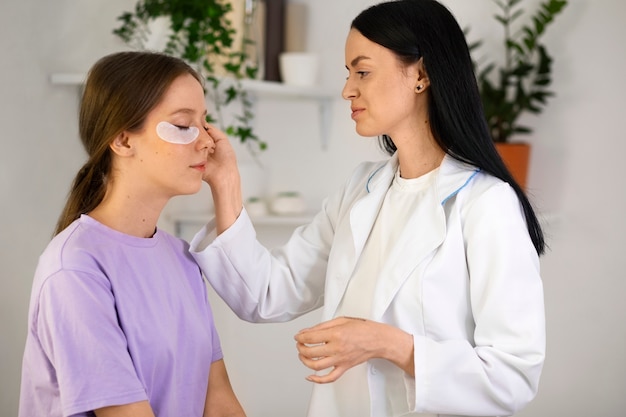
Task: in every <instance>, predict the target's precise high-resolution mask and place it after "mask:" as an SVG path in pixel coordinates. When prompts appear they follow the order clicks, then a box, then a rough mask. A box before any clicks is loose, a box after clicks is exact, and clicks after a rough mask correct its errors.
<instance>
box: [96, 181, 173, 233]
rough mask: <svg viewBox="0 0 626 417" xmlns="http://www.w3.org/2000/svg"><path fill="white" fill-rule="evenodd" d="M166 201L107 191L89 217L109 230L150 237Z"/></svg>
mask: <svg viewBox="0 0 626 417" xmlns="http://www.w3.org/2000/svg"><path fill="white" fill-rule="evenodd" d="M166 203H167V200H165V201H163V202H157V201H155V199H154V198H150V197H147V196H146V198H141V196H139V195H138V194H132V193H126V192H121V191H116V190H109V191H108V192H107V193H106V195H105V197H104V199H103V200H102V202H101V203H100V204H99V205H98V206H97V207H96V208H95V209H94V210H92V211H91V212H89V213H87V214H88V215H89V216H90V217H92V218H94V219H95V220H97V221H99V222H100V223H102V224H104V225H105V226H107V227H110V228H111V229H114V230H117V231H119V232H122V233H126V234H128V235H131V236H137V237H144V238H148V237H152V236H153V235H154V233H155V231H156V226H157V222H158V220H159V216H160V215H161V212H162V211H163V208H164V207H165V204H166Z"/></svg>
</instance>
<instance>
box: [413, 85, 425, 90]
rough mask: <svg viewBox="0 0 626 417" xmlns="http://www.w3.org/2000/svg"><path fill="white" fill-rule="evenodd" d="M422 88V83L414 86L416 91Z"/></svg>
mask: <svg viewBox="0 0 626 417" xmlns="http://www.w3.org/2000/svg"><path fill="white" fill-rule="evenodd" d="M422 88H424V86H423V85H422V84H420V85H418V86H417V87H415V89H416V90H417V91H422Z"/></svg>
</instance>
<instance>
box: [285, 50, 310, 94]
mask: <svg viewBox="0 0 626 417" xmlns="http://www.w3.org/2000/svg"><path fill="white" fill-rule="evenodd" d="M278 60H279V68H280V76H281V78H282V80H283V83H285V84H287V85H295V86H299V87H311V86H313V85H315V82H316V80H317V69H318V65H319V64H318V58H317V54H314V53H312V52H283V53H282V54H280V56H279V58H278Z"/></svg>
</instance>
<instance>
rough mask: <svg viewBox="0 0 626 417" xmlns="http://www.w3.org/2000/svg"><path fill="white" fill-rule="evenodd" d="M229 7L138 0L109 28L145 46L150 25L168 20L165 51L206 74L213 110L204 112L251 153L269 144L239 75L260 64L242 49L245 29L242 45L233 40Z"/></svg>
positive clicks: (217, 2)
mask: <svg viewBox="0 0 626 417" xmlns="http://www.w3.org/2000/svg"><path fill="white" fill-rule="evenodd" d="M256 3H257V2H256V1H247V2H246V4H247V6H246V7H247V9H246V18H251V17H250V15H251V14H252V13H253V11H254V10H253V9H252V8H253V7H254V6H255V5H256ZM232 9H233V7H232V4H231V2H230V1H229V0H138V1H137V3H136V4H135V9H134V11H132V12H124V13H122V14H121V15H120V16H119V17H118V20H120V21H121V22H122V23H121V25H120V27H118V28H117V29H114V30H113V33H114V34H115V35H117V36H118V37H120V38H121V39H122V40H123V41H124V42H126V43H127V44H129V45H130V46H133V47H135V48H139V49H143V48H144V45H145V42H146V41H147V40H148V36H149V34H150V24H151V23H154V22H155V21H157V20H158V19H163V18H166V19H168V25H169V31H168V39H167V43H166V46H165V48H164V51H163V52H165V53H169V54H172V55H175V56H178V57H180V58H183V59H184V60H186V61H187V62H189V63H190V64H192V65H194V66H195V67H196V69H197V70H198V71H199V72H200V73H201V74H202V75H203V76H204V77H205V78H206V80H207V83H206V92H207V94H208V95H209V97H210V98H211V102H212V103H213V105H214V106H215V108H214V110H215V115H209V116H207V121H208V122H210V123H217V124H218V125H219V126H220V128H221V129H222V130H224V131H225V132H226V133H227V134H228V135H229V136H231V137H238V138H239V140H240V141H241V142H242V143H244V144H246V145H247V146H248V149H249V150H250V151H251V152H252V153H253V155H255V152H256V151H257V150H264V149H265V148H266V147H267V145H266V143H265V142H263V141H261V140H260V139H259V138H258V136H257V135H256V134H255V133H254V131H253V129H252V119H253V117H254V114H253V112H252V102H251V99H250V97H249V95H248V92H247V91H246V90H245V89H244V88H243V87H242V83H241V80H242V79H243V78H255V76H256V73H257V71H258V67H257V65H256V63H253V62H251V60H250V59H249V56H248V54H247V52H246V51H247V50H248V49H247V47H248V46H249V45H250V44H251V43H252V41H251V40H250V39H249V37H248V35H247V34H245V33H244V34H243V41H242V45H234V41H235V35H236V31H235V29H234V28H233V25H232V22H231V20H230V18H229V13H230V12H231V11H232ZM218 74H220V75H218ZM237 101H238V102H239V103H240V105H241V112H240V113H239V114H238V115H236V116H235V117H234V121H233V122H232V123H229V124H227V123H226V121H225V120H224V117H223V110H224V108H225V107H226V106H228V105H230V104H232V103H234V102H237Z"/></svg>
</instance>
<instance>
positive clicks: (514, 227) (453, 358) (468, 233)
mask: <svg viewBox="0 0 626 417" xmlns="http://www.w3.org/2000/svg"><path fill="white" fill-rule="evenodd" d="M462 210H463V211H464V213H463V215H462V218H463V219H464V220H463V238H464V245H465V251H466V261H467V269H468V272H469V280H470V282H469V288H470V294H469V297H470V302H471V315H472V317H473V320H474V323H475V330H474V333H473V338H474V340H473V343H472V341H471V340H433V339H431V338H427V337H423V336H417V335H416V336H414V341H415V354H414V355H415V356H414V359H415V379H414V383H415V411H418V412H436V413H441V414H454V415H480V416H503V415H511V414H514V413H515V412H517V411H518V410H520V409H522V408H523V407H524V406H525V405H527V404H528V403H529V402H530V401H531V400H532V399H533V398H534V396H535V394H536V392H537V389H538V383H539V377H540V374H541V370H542V366H543V362H544V357H545V316H544V304H543V286H542V282H541V277H540V275H539V260H538V255H537V253H536V251H535V248H534V246H533V245H532V242H531V240H530V238H529V236H528V232H527V229H526V223H525V221H524V217H523V213H522V211H521V207H520V203H519V200H518V199H517V196H516V194H515V193H514V192H513V190H512V189H511V188H510V186H509V185H508V184H506V183H501V184H498V185H496V186H493V187H491V188H489V189H488V190H487V191H485V192H483V193H481V194H480V195H479V196H478V197H477V198H475V199H474V200H473V201H468V202H467V204H465V205H464V207H463V208H462Z"/></svg>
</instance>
